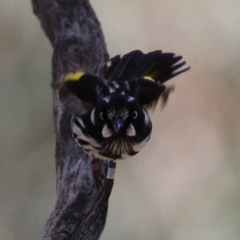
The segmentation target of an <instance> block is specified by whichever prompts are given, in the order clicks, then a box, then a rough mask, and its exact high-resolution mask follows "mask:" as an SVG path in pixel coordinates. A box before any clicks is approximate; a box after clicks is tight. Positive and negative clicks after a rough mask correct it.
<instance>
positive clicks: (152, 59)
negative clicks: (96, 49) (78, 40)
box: [105, 50, 190, 84]
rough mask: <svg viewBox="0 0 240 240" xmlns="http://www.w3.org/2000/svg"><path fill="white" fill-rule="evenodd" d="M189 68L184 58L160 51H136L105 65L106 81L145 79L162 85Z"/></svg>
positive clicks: (111, 60) (115, 58)
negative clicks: (145, 52)
mask: <svg viewBox="0 0 240 240" xmlns="http://www.w3.org/2000/svg"><path fill="white" fill-rule="evenodd" d="M189 68H190V67H189V66H187V65H186V62H185V61H184V60H183V59H182V56H177V55H175V54H174V53H163V52H162V51H160V50H158V51H153V52H149V53H147V54H144V53H143V52H141V51H140V50H135V51H132V52H130V53H127V54H125V55H123V56H122V57H120V55H117V56H115V57H113V58H111V59H110V61H109V62H107V63H106V64H105V79H108V80H111V81H112V80H119V81H126V80H129V79H132V78H142V77H143V78H145V79H149V80H153V81H155V82H157V83H160V84H161V83H164V82H166V81H168V80H169V79H171V78H173V77H175V76H177V75H178V74H180V73H182V72H185V71H187V70H189Z"/></svg>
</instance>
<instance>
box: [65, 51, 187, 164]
mask: <svg viewBox="0 0 240 240" xmlns="http://www.w3.org/2000/svg"><path fill="white" fill-rule="evenodd" d="M104 68H105V76H104V78H102V77H99V76H97V75H93V74H89V73H86V72H82V71H79V72H76V73H70V74H68V75H67V76H66V79H65V86H66V87H67V88H68V90H69V91H70V92H71V93H72V94H74V95H75V96H76V97H78V98H79V99H80V100H81V101H82V102H83V103H84V106H86V111H83V112H82V113H81V114H74V115H73V117H72V122H71V129H72V135H73V137H74V139H75V140H76V142H77V143H78V144H79V145H80V146H81V147H82V148H83V149H84V150H85V151H86V152H88V154H89V155H92V156H94V157H96V158H100V159H107V160H111V159H113V160H116V159H125V158H128V157H131V156H133V155H135V154H137V153H138V152H140V151H141V149H142V148H143V147H144V146H145V145H146V144H147V142H148V140H149V139H150V136H151V132H152V122H151V119H150V117H149V113H148V110H150V109H153V108H154V107H155V106H156V104H157V102H158V100H159V98H160V97H162V98H163V101H166V99H167V96H168V93H169V91H170V88H168V87H166V86H165V85H163V83H164V82H166V81H168V80H169V79H171V78H173V77H175V76H176V75H178V74H180V73H182V72H185V71H187V70H188V69H189V67H188V66H187V65H186V62H185V61H183V59H182V56H176V55H175V54H173V53H162V52H161V51H154V52H150V53H147V54H144V53H142V52H141V51H140V50H135V51H132V52H130V53H128V54H125V55H123V56H122V57H121V56H120V55H117V56H115V57H113V58H112V59H110V61H109V62H107V63H106V64H105V66H104Z"/></svg>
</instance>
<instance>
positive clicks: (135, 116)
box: [133, 111, 138, 119]
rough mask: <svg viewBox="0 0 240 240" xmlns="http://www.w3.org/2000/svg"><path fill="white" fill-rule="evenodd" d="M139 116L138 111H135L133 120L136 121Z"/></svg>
mask: <svg viewBox="0 0 240 240" xmlns="http://www.w3.org/2000/svg"><path fill="white" fill-rule="evenodd" d="M137 116H138V114H137V111H134V112H133V119H136V118H137Z"/></svg>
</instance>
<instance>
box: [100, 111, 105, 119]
mask: <svg viewBox="0 0 240 240" xmlns="http://www.w3.org/2000/svg"><path fill="white" fill-rule="evenodd" d="M100 118H101V119H102V120H104V114H103V112H101V113H100Z"/></svg>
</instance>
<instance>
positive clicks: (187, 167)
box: [0, 0, 240, 240]
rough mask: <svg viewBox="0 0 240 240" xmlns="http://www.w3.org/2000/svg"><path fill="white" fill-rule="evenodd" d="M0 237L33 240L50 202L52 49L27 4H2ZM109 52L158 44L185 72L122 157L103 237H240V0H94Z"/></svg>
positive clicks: (178, 239) (24, 1)
mask: <svg viewBox="0 0 240 240" xmlns="http://www.w3.org/2000/svg"><path fill="white" fill-rule="evenodd" d="M0 3H1V7H0V33H1V34H0V75H1V80H0V81H1V87H0V94H1V101H0V116H1V121H0V239H1V240H32V239H36V236H39V239H40V238H41V236H42V234H43V231H44V226H45V222H46V220H47V219H48V217H49V215H50V213H51V211H52V210H53V208H54V204H55V160H54V151H55V150H54V144H55V143H54V131H53V119H52V93H51V88H50V80H51V69H50V61H51V54H52V49H51V47H50V44H49V42H48V40H47V38H46V37H45V36H44V34H43V32H42V30H41V28H40V25H39V22H38V20H37V19H36V17H35V16H34V15H33V13H32V8H31V4H30V1H29V0H22V1H14V0H0ZM92 4H93V7H94V9H95V11H96V13H97V15H98V17H99V20H100V21H101V23H102V28H103V31H104V33H105V38H106V42H107V45H108V50H109V53H110V55H111V56H114V55H115V54H119V53H120V54H124V53H126V52H129V51H131V50H134V49H141V50H143V51H144V52H148V51H152V50H155V49H162V50H163V51H166V52H174V53H176V54H180V55H183V56H184V59H185V60H186V61H187V62H188V63H189V65H190V66H191V71H189V72H187V73H184V74H182V75H181V76H178V77H176V78H174V79H173V80H172V81H171V82H170V83H172V84H175V86H176V90H175V92H174V94H172V95H171V96H170V100H169V102H168V105H167V107H166V108H165V109H164V110H163V111H156V112H155V113H154V114H153V124H154V131H153V134H152V138H151V141H150V143H149V144H148V146H147V147H146V148H145V149H144V150H142V152H141V154H138V155H137V156H136V157H134V158H132V159H131V160H128V161H122V162H118V167H117V172H116V178H115V179H116V180H115V186H114V189H113V192H112V195H111V198H110V207H109V214H108V215H109V217H108V221H107V224H106V228H105V231H104V233H103V235H102V238H101V239H105V240H112V239H114V240H121V239H131V240H146V239H152V240H192V239H194V240H202V239H204V240H213V239H214V240H215V239H216V240H226V239H230V240H239V239H240V228H239V226H240V160H239V157H240V125H239V122H240V108H239V103H240V80H239V76H240V67H239V63H240V28H239V25H240V14H239V9H240V1H239V0H229V1H224V0H202V1H198V0H191V1H190V0H182V1H177V0H161V1H157V0H138V1H135V0H122V1H117V0H105V1H97V0H93V1H92Z"/></svg>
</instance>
